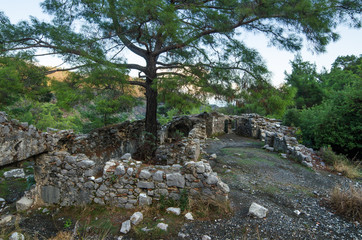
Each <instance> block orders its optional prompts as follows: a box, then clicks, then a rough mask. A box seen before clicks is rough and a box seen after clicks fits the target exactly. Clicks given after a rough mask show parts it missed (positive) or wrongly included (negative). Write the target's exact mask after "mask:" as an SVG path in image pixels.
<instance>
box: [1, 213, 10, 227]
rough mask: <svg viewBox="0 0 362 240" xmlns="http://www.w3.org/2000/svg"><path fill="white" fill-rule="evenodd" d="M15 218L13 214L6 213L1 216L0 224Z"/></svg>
mask: <svg viewBox="0 0 362 240" xmlns="http://www.w3.org/2000/svg"><path fill="white" fill-rule="evenodd" d="M12 218H13V216H12V215H4V216H1V217H0V225H3V224H6V223H8V222H10V221H11V219H12Z"/></svg>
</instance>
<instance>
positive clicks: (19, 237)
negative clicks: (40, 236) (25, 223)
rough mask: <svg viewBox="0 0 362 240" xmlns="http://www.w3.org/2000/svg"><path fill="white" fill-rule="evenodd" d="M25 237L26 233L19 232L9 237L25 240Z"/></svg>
mask: <svg viewBox="0 0 362 240" xmlns="http://www.w3.org/2000/svg"><path fill="white" fill-rule="evenodd" d="M24 239H25V237H24V235H23V234H21V233H18V232H14V233H13V234H11V236H10V237H9V240H24Z"/></svg>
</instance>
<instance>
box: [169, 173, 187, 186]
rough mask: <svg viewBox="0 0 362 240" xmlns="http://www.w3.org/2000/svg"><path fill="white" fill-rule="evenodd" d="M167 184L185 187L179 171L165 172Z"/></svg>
mask: <svg viewBox="0 0 362 240" xmlns="http://www.w3.org/2000/svg"><path fill="white" fill-rule="evenodd" d="M166 180H167V186H169V187H179V188H184V187H185V177H184V176H183V175H181V174H180V173H170V174H166Z"/></svg>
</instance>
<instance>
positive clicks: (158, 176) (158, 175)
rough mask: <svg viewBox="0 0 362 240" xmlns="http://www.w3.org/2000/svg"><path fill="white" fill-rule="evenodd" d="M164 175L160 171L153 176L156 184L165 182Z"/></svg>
mask: <svg viewBox="0 0 362 240" xmlns="http://www.w3.org/2000/svg"><path fill="white" fill-rule="evenodd" d="M163 175H164V172H163V171H160V170H158V171H157V172H155V174H154V175H153V180H154V181H156V182H162V181H163Z"/></svg>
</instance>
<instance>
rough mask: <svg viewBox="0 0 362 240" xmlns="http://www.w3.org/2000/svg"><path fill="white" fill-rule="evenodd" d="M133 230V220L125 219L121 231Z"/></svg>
mask: <svg viewBox="0 0 362 240" xmlns="http://www.w3.org/2000/svg"><path fill="white" fill-rule="evenodd" d="M130 230H131V221H130V220H127V221H124V222H123V223H122V227H121V231H120V232H121V233H124V234H126V233H128V232H129V231H130Z"/></svg>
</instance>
